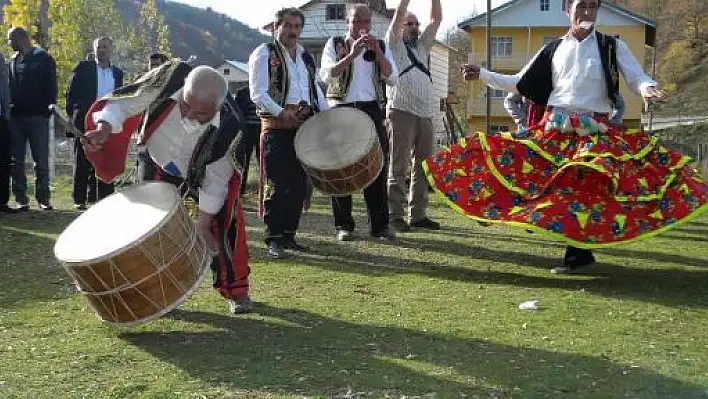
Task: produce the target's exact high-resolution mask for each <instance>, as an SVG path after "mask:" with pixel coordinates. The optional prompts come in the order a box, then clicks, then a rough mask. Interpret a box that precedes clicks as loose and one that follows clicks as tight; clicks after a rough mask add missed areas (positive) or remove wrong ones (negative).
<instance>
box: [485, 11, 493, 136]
mask: <svg viewBox="0 0 708 399" xmlns="http://www.w3.org/2000/svg"><path fill="white" fill-rule="evenodd" d="M487 69H489V70H491V69H492V0H487ZM486 87H487V128H486V129H485V132H487V134H489V127H490V125H491V123H490V121H491V114H492V89H491V88H490V87H489V86H486Z"/></svg>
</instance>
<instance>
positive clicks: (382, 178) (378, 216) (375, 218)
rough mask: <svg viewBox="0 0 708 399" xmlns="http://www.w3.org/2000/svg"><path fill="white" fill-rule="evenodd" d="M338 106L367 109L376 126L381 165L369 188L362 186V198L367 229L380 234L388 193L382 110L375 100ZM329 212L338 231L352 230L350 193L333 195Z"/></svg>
mask: <svg viewBox="0 0 708 399" xmlns="http://www.w3.org/2000/svg"><path fill="white" fill-rule="evenodd" d="M339 106H340V107H355V108H357V109H359V110H361V111H364V112H366V114H367V115H369V116H370V117H371V119H372V120H373V121H374V125H375V126H376V132H377V133H378V136H379V144H381V149H382V150H383V153H384V156H383V159H384V165H383V168H381V173H379V175H378V176H377V177H376V180H374V182H373V183H371V184H370V185H369V187H367V188H365V189H364V201H365V202H366V210H367V212H368V216H369V225H370V232H371V233H372V234H376V233H380V232H381V231H383V230H385V229H386V228H388V222H389V220H388V193H387V190H386V180H387V178H388V166H387V165H388V149H389V146H388V135H387V133H386V128H385V127H384V124H383V122H384V118H385V115H384V112H383V110H382V109H381V108H380V107H379V104H378V103H377V102H376V101H370V102H358V103H354V104H343V105H339ZM332 213H333V214H334V226H335V228H336V229H338V230H347V231H354V227H355V223H354V217H352V196H351V195H348V196H345V197H332Z"/></svg>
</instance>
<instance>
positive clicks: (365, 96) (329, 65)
mask: <svg viewBox="0 0 708 399" xmlns="http://www.w3.org/2000/svg"><path fill="white" fill-rule="evenodd" d="M347 27H348V33H347V37H345V38H343V37H333V38H330V39H329V40H328V41H327V43H326V44H325V47H324V51H323V52H322V67H321V68H320V77H321V78H322V81H323V82H324V83H325V84H326V85H327V93H326V96H327V99H328V101H329V105H330V106H331V107H354V108H357V109H359V110H361V111H363V112H365V113H367V114H368V115H369V116H370V117H371V119H372V120H373V121H374V124H375V126H376V131H377V133H378V136H379V142H380V144H381V149H382V150H383V153H384V159H385V160H387V159H388V153H389V143H388V137H387V133H386V129H385V127H384V125H383V121H384V112H383V107H384V106H385V104H386V95H385V85H389V86H394V85H395V84H396V82H397V80H398V68H397V67H396V63H395V61H394V60H393V56H392V55H391V52H390V51H389V50H388V48H387V46H386V45H385V44H384V42H383V41H381V40H377V39H376V38H375V37H374V36H373V35H371V33H370V30H371V10H370V9H369V7H368V6H366V5H364V4H355V5H354V6H353V7H352V8H351V9H350V10H349V14H348V16H347ZM387 175H388V166H387V165H386V164H385V165H384V166H383V168H382V169H381V173H380V174H379V176H378V177H377V178H376V180H374V182H373V183H371V185H369V187H367V188H365V189H364V199H365V201H366V208H367V210H368V213H369V223H370V224H371V226H370V234H371V236H372V237H375V238H379V239H382V240H389V241H394V240H395V239H396V234H395V233H394V232H393V230H391V229H390V228H389V214H388V195H387V193H386V176H387ZM332 211H333V213H334V225H335V228H336V230H337V239H338V240H340V241H347V240H350V239H351V238H352V233H353V232H354V218H353V217H352V197H351V195H349V196H346V197H332Z"/></svg>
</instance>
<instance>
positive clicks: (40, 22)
mask: <svg viewBox="0 0 708 399" xmlns="http://www.w3.org/2000/svg"><path fill="white" fill-rule="evenodd" d="M48 1H49V0H10V2H9V3H8V4H6V5H5V7H3V21H4V28H5V31H7V29H9V28H11V27H13V26H19V27H22V28H24V29H26V30H27V32H28V33H29V34H30V36H31V37H32V38H33V39H34V41H35V43H37V44H39V45H40V46H42V47H47V43H46V39H47V37H48V34H47V25H48V23H47V15H46V12H47V8H48Z"/></svg>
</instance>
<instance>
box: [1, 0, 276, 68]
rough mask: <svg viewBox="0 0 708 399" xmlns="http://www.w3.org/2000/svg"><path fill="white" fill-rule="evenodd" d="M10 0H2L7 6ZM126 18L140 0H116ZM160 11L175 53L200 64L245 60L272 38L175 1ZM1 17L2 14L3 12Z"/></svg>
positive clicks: (134, 18) (133, 13) (134, 15)
mask: <svg viewBox="0 0 708 399" xmlns="http://www.w3.org/2000/svg"><path fill="white" fill-rule="evenodd" d="M7 3H8V0H0V7H4V6H5V4H7ZM116 4H117V5H118V9H119V10H120V12H121V13H122V14H123V17H124V18H125V19H126V21H128V22H131V23H135V22H136V21H137V18H138V15H139V12H140V5H141V4H142V1H140V0H116ZM159 7H160V11H161V12H162V13H163V15H165V20H166V21H167V24H168V25H169V28H170V41H171V43H172V50H173V52H174V54H175V55H176V56H178V57H181V58H183V59H187V58H188V57H189V56H190V55H195V56H196V57H197V60H198V62H199V63H202V64H209V65H216V64H220V63H221V62H222V61H223V60H224V59H229V60H237V61H245V60H247V59H248V55H249V54H250V53H251V51H253V49H255V48H256V47H257V46H258V45H259V44H261V43H263V42H264V41H267V40H268V39H269V38H268V36H265V35H263V34H261V33H260V32H258V31H257V30H255V29H252V28H250V27H248V26H247V25H245V24H243V23H241V22H239V21H236V20H234V19H232V18H230V17H229V16H227V15H224V14H220V13H218V12H215V11H212V10H211V9H201V8H195V7H191V6H189V5H186V4H182V3H176V2H170V1H167V2H160V4H159ZM0 18H2V13H0Z"/></svg>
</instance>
